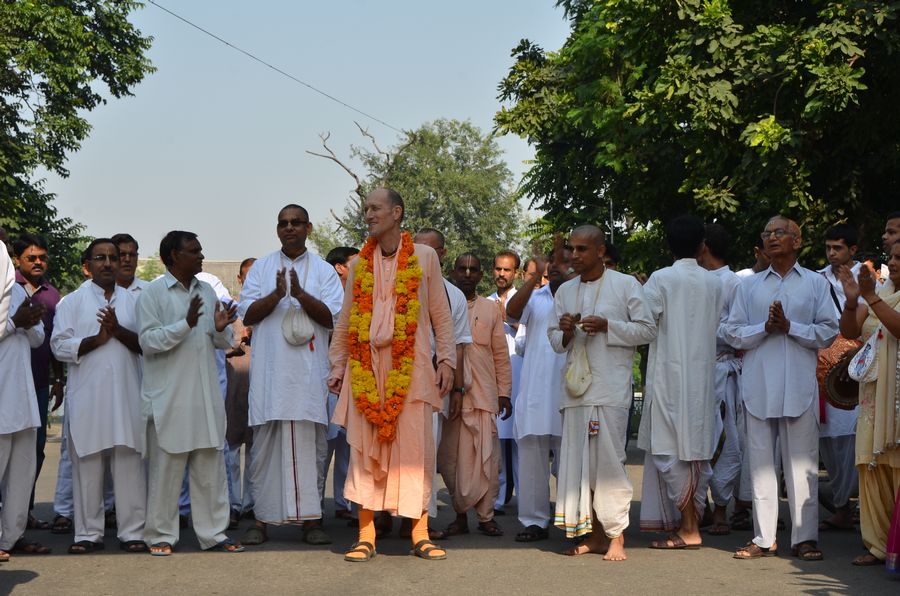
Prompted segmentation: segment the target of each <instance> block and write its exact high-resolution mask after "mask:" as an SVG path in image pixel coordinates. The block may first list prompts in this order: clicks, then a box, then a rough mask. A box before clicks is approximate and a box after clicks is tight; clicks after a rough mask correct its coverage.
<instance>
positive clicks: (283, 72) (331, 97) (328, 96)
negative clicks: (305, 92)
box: [147, 0, 406, 134]
mask: <svg viewBox="0 0 900 596" xmlns="http://www.w3.org/2000/svg"><path fill="white" fill-rule="evenodd" d="M147 2H149V3H150V4H152V5H153V6H155V7H156V8H158V9H160V10H162V11H164V12H167V13H169V14H170V15H172V16H173V17H175V18H176V19H178V20H179V21H182V22H183V23H186V24H187V25H190V26H191V27H193V28H194V29H196V30H197V31H200V32H201V33H204V34H206V35H208V36H209V37H212V38H213V39H215V40H216V41H219V42H221V43H223V44H225V45H226V46H228V47H229V48H231V49H233V50H236V51H238V52H240V53H241V54H243V55H245V56H247V57H248V58H250V59H251V60H255V61H256V62H259V63H260V64H262V65H263V66H266V67H268V68H270V69H272V70H274V71H275V72H277V73H278V74H280V75H282V76H285V77H287V78H289V79H290V80H292V81H294V82H295V83H300V84H301V85H303V86H304V87H306V88H308V89H310V90H312V91H315V92H316V93H318V94H319V95H321V96H323V97H325V98H327V99H330V100H331V101H333V102H335V103H337V104H340V105H342V106H344V107H345V108H347V109H348V110H353V111H354V112H356V113H357V114H361V115H362V116H365V117H366V118H368V119H369V120H372V121H374V122H378V123H379V124H382V125H384V126H386V127H388V128H390V129H391V130H394V131H396V132H399V133H400V134H406V133H405V132H404V131H403V130H401V129H399V128H397V127H396V126H393V125H391V124H388V123H387V122H385V121H384V120H382V119H381V118H378V117H376V116H373V115H372V114H369V113H367V112H364V111H362V110H360V109H359V108H357V107H355V106H352V105H350V104H349V103H347V102H345V101H343V100H341V99H338V98H337V97H335V96H333V95H331V94H330V93H326V92H325V91H322V90H321V89H319V88H318V87H316V86H315V85H312V84H310V83H307V82H306V81H304V80H301V79H298V78H297V77H295V76H294V75H292V74H291V73H289V72H285V71H284V70H282V69H280V68H278V67H277V66H275V65H274V64H271V63H269V62H266V61H265V60H263V59H262V58H259V57H258V56H255V55H254V54H252V53H250V52H248V51H247V50H244V49H242V48H239V47H238V46H236V45H234V44H233V43H231V42H230V41H228V40H227V39H223V38H221V37H219V36H218V35H216V34H215V33H213V32H211V31H209V30H207V29H204V28H203V27H201V26H200V25H198V24H196V23H194V22H192V21H190V20H188V19H186V18H184V17H183V16H181V15H180V14H178V13H176V12H174V11H172V10H169V9H168V8H166V7H165V6H163V5H161V4H159V3H158V2H155V1H154V0H147Z"/></svg>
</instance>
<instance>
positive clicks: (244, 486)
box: [225, 443, 253, 513]
mask: <svg viewBox="0 0 900 596" xmlns="http://www.w3.org/2000/svg"><path fill="white" fill-rule="evenodd" d="M242 446H243V451H244V474H243V477H242V475H241V447H242ZM252 453H253V449H252V448H251V446H250V445H243V444H241V443H238V444H237V445H229V446H228V449H227V450H226V451H225V467H226V469H227V470H228V474H227V476H228V500H229V502H230V505H231V510H232V511H236V512H238V513H246V512H247V511H250V510H251V509H253V491H252V490H250V467H251V465H252V462H253V456H252Z"/></svg>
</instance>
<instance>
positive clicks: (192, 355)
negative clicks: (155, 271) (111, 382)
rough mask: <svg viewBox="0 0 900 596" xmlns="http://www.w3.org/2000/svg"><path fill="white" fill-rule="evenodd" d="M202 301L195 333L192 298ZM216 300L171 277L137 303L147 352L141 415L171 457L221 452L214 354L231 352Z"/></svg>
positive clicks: (202, 286)
mask: <svg viewBox="0 0 900 596" xmlns="http://www.w3.org/2000/svg"><path fill="white" fill-rule="evenodd" d="M198 295H199V296H200V297H201V299H202V300H203V307H202V308H201V309H200V310H201V313H202V314H201V315H200V320H199V321H198V323H197V326H196V327H194V328H193V329H191V328H190V327H189V326H188V324H187V321H186V320H185V316H186V315H187V312H188V307H189V305H190V302H191V299H192V298H193V296H198ZM216 303H217V299H216V294H215V292H214V291H213V289H212V286H210V285H209V284H207V283H205V282H201V281H199V280H197V279H196V278H194V279H192V280H191V284H190V288H185V287H184V286H182V285H181V283H180V282H179V281H178V280H177V279H175V277H174V276H173V275H172V274H171V273H169V272H166V273H165V274H164V275H163V276H162V277H160V278H158V279H156V280H154V281H153V282H152V283H151V284H150V285H149V286H148V287H147V288H146V289H145V290H143V291H142V293H141V296H140V298H139V299H138V304H137V306H138V324H139V326H140V334H139V337H140V343H141V349H142V350H143V352H144V377H143V383H142V386H141V397H142V415H143V417H144V420H152V421H153V422H154V425H155V427H156V434H157V437H158V441H159V446H160V448H161V449H162V450H163V451H166V452H168V453H186V452H189V451H194V450H196V449H205V448H214V449H222V448H223V446H224V443H225V405H224V402H223V400H222V391H221V389H220V387H219V379H218V372H217V370H216V354H215V349H216V348H221V349H228V348H230V347H231V342H232V330H231V326H230V325H228V326H226V327H225V329H224V330H223V331H216V327H215V322H214V320H213V313H214V309H215V308H216Z"/></svg>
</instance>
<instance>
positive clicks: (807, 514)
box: [747, 400, 819, 548]
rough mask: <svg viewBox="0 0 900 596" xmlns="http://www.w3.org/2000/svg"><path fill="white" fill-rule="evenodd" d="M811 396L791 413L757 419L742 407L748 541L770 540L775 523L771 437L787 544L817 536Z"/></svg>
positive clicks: (816, 470) (816, 453) (775, 483)
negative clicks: (749, 500)
mask: <svg viewBox="0 0 900 596" xmlns="http://www.w3.org/2000/svg"><path fill="white" fill-rule="evenodd" d="M818 407H819V404H818V402H817V401H816V400H813V402H812V403H811V404H810V406H809V408H807V410H806V411H805V412H804V413H803V414H801V415H800V416H798V417H796V418H769V419H765V420H763V419H760V418H757V417H755V416H754V415H753V414H751V413H750V412H747V450H748V452H749V455H750V482H751V483H752V485H753V531H754V534H755V537H754V538H753V542H754V543H755V544H756V545H757V546H760V547H762V548H769V547H771V546H772V545H773V544H775V532H776V530H777V526H778V472H777V470H776V467H775V460H776V451H775V448H776V440H778V441H779V442H780V451H781V453H780V456H781V463H782V469H783V470H784V483H785V488H786V489H787V494H788V507H789V510H790V512H791V526H792V527H791V546H792V547H793V546H796V545H797V544H799V543H801V542H805V541H807V540H818V537H819V422H818V420H817V419H816V412H815V408H818Z"/></svg>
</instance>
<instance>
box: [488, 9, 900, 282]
mask: <svg viewBox="0 0 900 596" xmlns="http://www.w3.org/2000/svg"><path fill="white" fill-rule="evenodd" d="M558 4H559V5H560V6H562V8H563V9H564V10H565V11H566V14H567V15H568V17H569V18H570V21H571V26H572V28H571V33H570V35H569V37H568V39H567V40H566V42H565V44H564V46H563V47H562V48H561V49H560V50H559V51H556V52H547V51H544V50H543V49H542V48H540V47H538V46H536V45H535V44H533V43H532V42H530V41H528V40H523V41H522V42H521V43H520V44H519V45H518V46H517V47H516V48H515V49H514V50H513V56H514V57H515V63H514V65H513V66H512V68H511V69H510V71H509V73H508V74H507V76H506V77H505V78H504V80H503V81H502V82H501V83H500V86H499V96H500V99H501V100H502V101H504V102H505V105H504V106H503V108H502V109H501V110H500V111H499V112H498V114H497V115H496V117H495V123H496V126H497V129H498V130H499V131H500V132H504V133H515V134H518V135H521V136H522V137H524V138H526V139H527V140H528V141H529V142H530V143H531V144H532V145H533V146H534V147H535V151H536V159H535V163H534V165H533V167H532V168H531V169H530V170H529V171H528V173H527V174H526V176H525V179H524V181H523V190H524V193H525V195H526V196H528V197H529V198H531V200H532V201H533V204H534V205H536V206H538V207H540V208H541V209H543V210H545V211H546V212H547V217H548V219H549V220H550V221H551V222H552V224H553V225H556V226H559V227H561V228H565V227H568V226H570V225H572V224H574V223H577V222H583V221H595V222H603V221H607V220H608V218H609V202H610V200H611V201H612V203H613V205H614V210H615V213H614V216H615V219H616V220H617V221H618V222H619V224H618V225H621V226H623V227H624V228H625V229H626V230H627V232H628V233H629V242H628V247H627V249H626V250H625V251H624V252H625V253H626V257H627V256H629V253H630V255H631V256H632V259H631V261H632V265H637V266H638V267H639V268H643V269H650V268H653V267H656V266H658V265H660V264H662V262H664V260H665V258H666V257H665V256H664V255H661V254H659V253H660V251H659V250H658V242H659V240H660V239H659V230H660V226H659V225H657V224H658V223H659V222H661V221H665V220H667V219H668V218H670V217H672V216H674V215H676V214H678V213H681V212H684V211H695V212H697V213H699V214H700V215H702V216H704V217H706V218H707V219H709V220H712V219H716V220H718V221H720V222H722V223H723V224H724V225H726V227H728V228H729V229H730V231H731V232H732V234H733V235H734V236H735V237H736V248H737V249H738V251H739V252H736V253H735V254H737V255H741V254H746V255H749V254H750V246H751V245H752V243H753V240H754V238H755V237H756V235H758V233H759V231H760V230H761V229H762V227H763V224H764V222H765V220H766V219H767V218H768V217H769V216H770V215H773V214H775V213H783V214H786V215H788V216H791V217H793V218H795V219H797V220H798V222H799V223H800V224H801V226H802V227H803V228H804V235H805V236H806V238H807V239H811V238H813V239H820V238H821V232H822V231H823V230H824V228H825V227H827V226H829V225H831V224H833V223H837V222H839V221H850V222H851V223H854V224H857V225H858V226H859V227H860V231H861V233H862V238H863V239H864V240H865V242H866V247H867V248H870V249H874V247H875V246H877V244H878V236H879V234H878V230H879V228H880V226H881V225H882V223H883V221H882V217H883V216H884V214H885V213H886V212H887V211H890V210H893V209H895V208H896V206H895V204H894V200H893V199H894V196H895V190H894V188H895V187H896V184H897V182H898V178H900V154H898V139H900V134H898V133H900V113H898V111H897V110H896V109H894V104H893V101H895V98H896V97H897V92H898V90H900V89H898V87H900V77H898V76H897V74H896V73H897V72H898V67H900V53H898V49H900V28H898V22H897V17H898V11H900V4H898V3H895V2H873V1H854V0H851V1H842V2H837V1H825V0H814V1H810V2H794V1H792V0H781V1H778V0H754V1H727V0H679V1H677V2H651V1H645V0H606V1H600V0H597V1H587V0H563V1H561V2H558ZM806 250H807V251H813V252H812V255H813V256H812V257H809V260H811V259H812V258H818V257H819V256H820V255H821V253H822V249H821V244H820V243H819V242H811V243H810V242H808V243H807V245H806ZM736 260H739V261H740V260H741V258H740V257H738V258H737V259H736ZM744 260H745V259H744Z"/></svg>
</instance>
